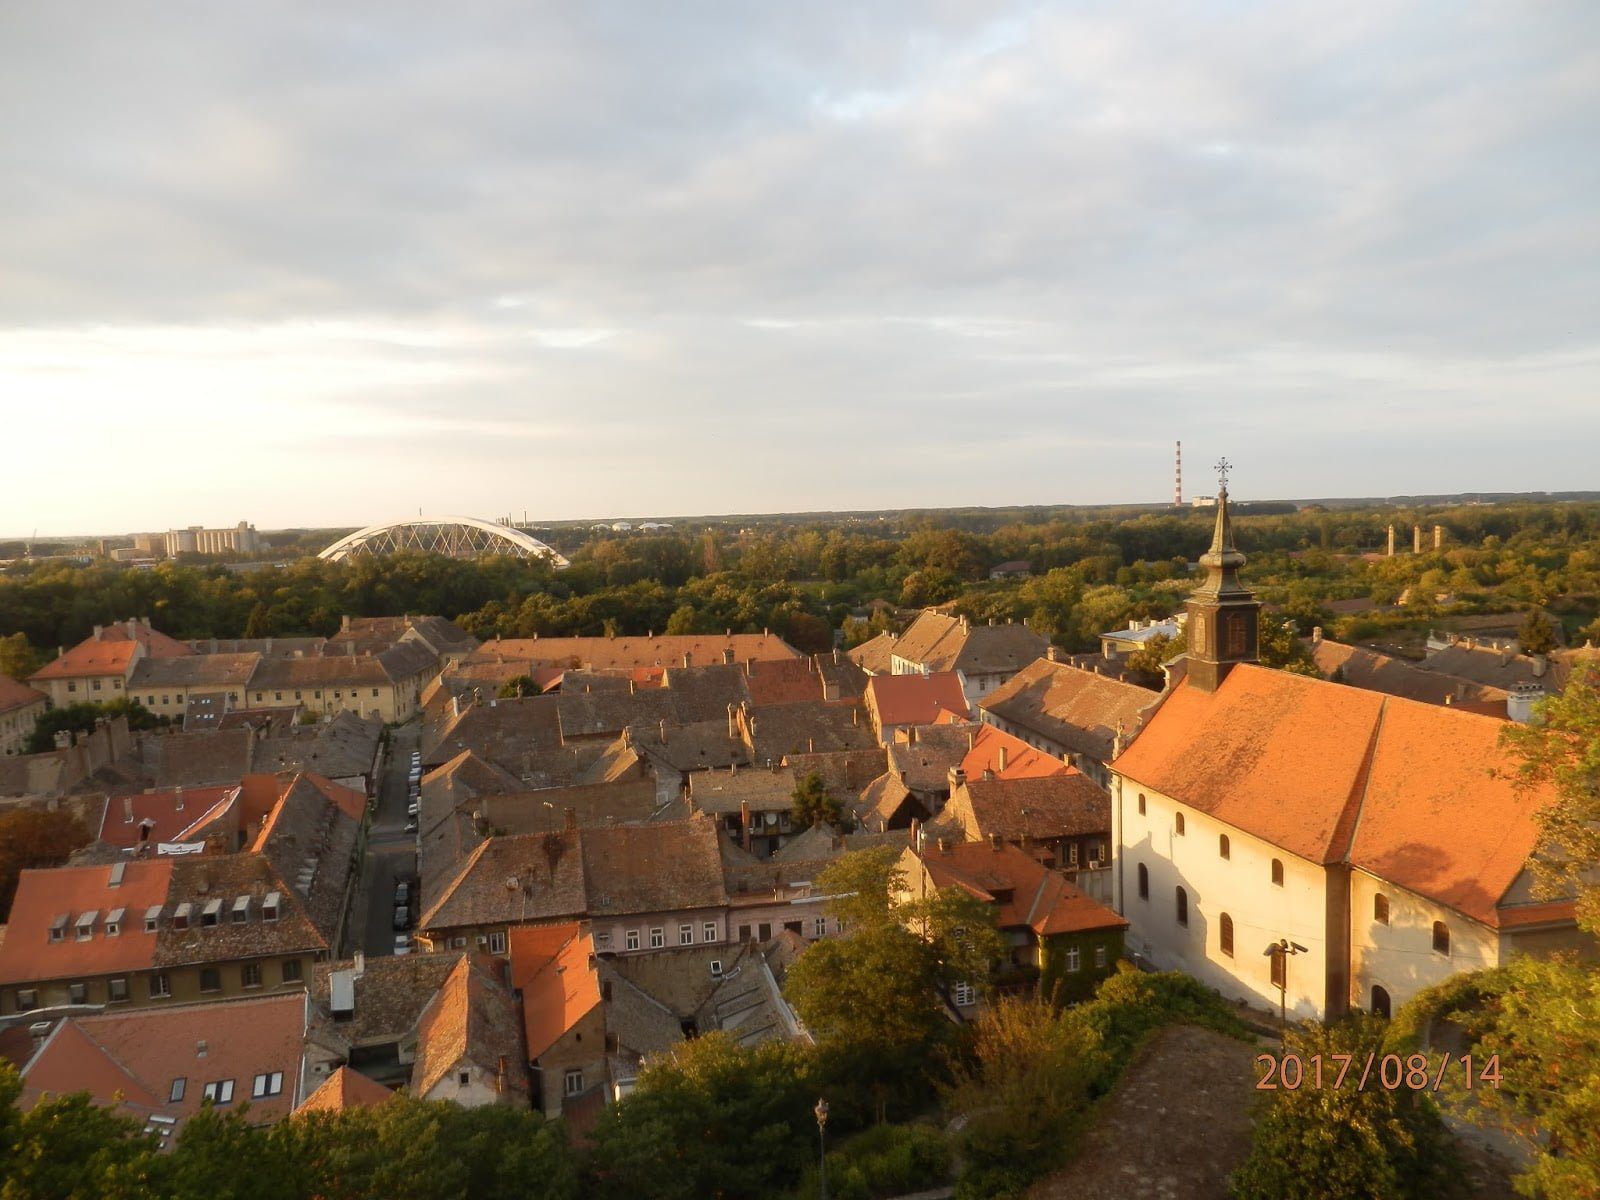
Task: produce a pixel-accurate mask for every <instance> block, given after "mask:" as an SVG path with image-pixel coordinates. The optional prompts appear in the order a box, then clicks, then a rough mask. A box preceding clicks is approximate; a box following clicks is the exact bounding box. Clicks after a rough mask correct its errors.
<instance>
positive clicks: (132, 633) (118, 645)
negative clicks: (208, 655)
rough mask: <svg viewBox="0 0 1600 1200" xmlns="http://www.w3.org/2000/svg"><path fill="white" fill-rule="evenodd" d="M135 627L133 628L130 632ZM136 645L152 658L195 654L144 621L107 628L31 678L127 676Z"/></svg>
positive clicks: (128, 622) (123, 623)
mask: <svg viewBox="0 0 1600 1200" xmlns="http://www.w3.org/2000/svg"><path fill="white" fill-rule="evenodd" d="M130 626H131V629H130ZM135 645H139V646H142V647H143V648H144V653H145V654H147V655H149V656H150V657H152V658H178V657H182V656H184V655H189V654H193V653H194V651H193V650H191V649H189V647H188V646H185V645H184V644H183V643H182V642H179V641H175V640H174V639H172V638H170V637H168V636H167V635H166V634H164V633H161V632H159V631H158V630H155V629H152V628H151V627H150V626H149V624H148V623H146V622H144V621H137V622H134V621H125V622H119V623H118V624H115V625H107V626H105V627H104V628H102V629H100V630H98V631H97V632H96V633H95V634H93V635H91V636H89V637H86V638H84V639H83V641H81V642H79V643H78V644H77V645H76V646H74V647H73V648H72V649H70V650H68V651H67V652H66V653H65V654H63V655H62V656H61V657H60V658H58V659H56V660H55V661H54V662H52V663H49V664H47V665H46V666H44V667H43V668H41V669H40V670H38V671H35V672H34V673H33V675H32V676H30V678H31V679H43V680H50V679H83V678H88V677H93V676H97V675H98V676H104V675H121V676H123V677H124V678H126V677H127V673H128V666H129V664H131V663H132V662H133V660H134V647H135Z"/></svg>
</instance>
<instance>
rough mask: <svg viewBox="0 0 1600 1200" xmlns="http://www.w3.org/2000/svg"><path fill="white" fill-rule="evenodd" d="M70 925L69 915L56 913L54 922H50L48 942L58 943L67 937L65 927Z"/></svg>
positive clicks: (70, 918) (70, 917)
mask: <svg viewBox="0 0 1600 1200" xmlns="http://www.w3.org/2000/svg"><path fill="white" fill-rule="evenodd" d="M71 923H72V914H71V913H57V914H56V916H55V920H53V921H51V922H50V940H51V941H52V942H59V941H60V940H61V939H62V938H64V937H66V936H67V926H68V925H70V924H71Z"/></svg>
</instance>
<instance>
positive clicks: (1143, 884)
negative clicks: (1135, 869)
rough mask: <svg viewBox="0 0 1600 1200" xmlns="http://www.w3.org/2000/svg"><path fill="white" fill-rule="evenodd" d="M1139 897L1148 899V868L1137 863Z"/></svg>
mask: <svg viewBox="0 0 1600 1200" xmlns="http://www.w3.org/2000/svg"><path fill="white" fill-rule="evenodd" d="M1139 899H1141V900H1148V899H1150V868H1149V867H1147V866H1145V865H1144V864H1143V863H1140V864H1139Z"/></svg>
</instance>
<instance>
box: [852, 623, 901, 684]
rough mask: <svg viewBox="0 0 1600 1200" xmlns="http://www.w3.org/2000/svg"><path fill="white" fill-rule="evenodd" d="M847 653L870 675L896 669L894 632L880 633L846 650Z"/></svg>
mask: <svg viewBox="0 0 1600 1200" xmlns="http://www.w3.org/2000/svg"><path fill="white" fill-rule="evenodd" d="M845 655H846V656H847V657H848V658H849V659H850V661H851V662H853V663H855V664H856V666H858V667H860V668H861V669H862V670H863V671H865V672H867V674H869V675H888V674H889V673H890V672H892V671H893V670H894V663H893V661H892V660H893V658H894V634H892V633H880V634H879V635H878V636H877V637H875V638H869V639H868V640H867V641H864V642H862V643H861V645H859V646H856V647H855V648H854V649H851V650H846V651H845Z"/></svg>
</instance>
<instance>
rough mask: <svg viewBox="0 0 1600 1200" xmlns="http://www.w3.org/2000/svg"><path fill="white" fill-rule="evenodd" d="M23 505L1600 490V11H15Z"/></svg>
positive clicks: (203, 508)
mask: <svg viewBox="0 0 1600 1200" xmlns="http://www.w3.org/2000/svg"><path fill="white" fill-rule="evenodd" d="M0 112H3V113H4V114H5V117H4V120H0V443H3V444H5V445H6V446H7V450H8V452H7V453H6V454H5V456H4V457H5V462H6V468H7V471H8V474H9V475H10V479H9V481H8V482H9V485H10V486H8V487H6V488H5V489H4V494H5V496H6V499H5V500H4V501H3V502H0V533H11V534H14V533H17V532H28V531H31V530H32V529H33V528H35V527H37V528H38V529H39V530H40V531H41V532H43V533H63V532H73V531H103V532H113V531H122V530H133V529H141V528H165V527H167V526H170V525H182V524H192V523H202V522H203V523H206V524H218V523H232V522H234V521H237V520H240V519H241V518H243V519H249V520H251V521H254V522H255V523H256V524H257V525H259V526H261V527H263V528H268V527H280V526H286V525H298V524H315V525H339V524H364V523H367V522H369V521H379V520H383V519H390V518H395V517H399V516H402V515H404V514H406V513H413V512H415V511H416V509H417V508H418V507H419V506H420V507H422V508H424V509H425V510H427V511H429V512H430V513H436V514H437V513H448V512H465V513H472V514H477V515H483V516H489V515H494V514H499V513H506V512H514V513H516V514H517V515H518V516H519V517H520V515H521V513H522V512H523V510H527V511H528V512H529V513H530V514H531V515H533V517H534V518H535V519H539V518H545V519H555V518H566V517H578V516H636V517H637V516H645V517H648V516H653V515H671V514H685V513H708V512H730V511H731V512H750V511H776V510H797V509H823V508H826V509H843V508H876V507H903V506H943V505H968V504H995V505H999V504H1020V503H1098V502H1111V501H1155V500H1160V499H1162V498H1164V497H1165V496H1168V495H1170V492H1171V473H1172V468H1171V457H1172V442H1173V440H1174V439H1175V438H1182V439H1183V441H1184V444H1185V449H1186V451H1187V457H1188V460H1189V465H1190V472H1189V485H1188V488H1187V490H1188V491H1191V492H1193V491H1209V490H1211V481H1210V480H1208V479H1206V478H1205V477H1204V476H1203V474H1202V470H1201V468H1202V466H1203V465H1204V464H1208V463H1210V462H1211V461H1213V460H1214V459H1215V458H1216V457H1218V456H1219V455H1222V454H1226V455H1227V456H1228V457H1229V458H1230V459H1232V460H1233V461H1234V463H1236V464H1237V470H1236V474H1235V492H1236V494H1239V495H1241V496H1245V495H1248V496H1301V497H1304V496H1329V495H1364V494H1395V493H1401V492H1422V491H1455V490H1472V489H1495V490H1521V489H1563V488H1593V487H1597V486H1600V469H1597V466H1596V452H1595V449H1596V446H1597V445H1600V272H1597V269H1596V268H1597V265H1600V151H1597V150H1596V147H1597V146H1600V5H1597V4H1595V3H1594V2H1593V0H1573V2H1571V3H1560V2H1559V0H1551V2H1548V3H1540V4H1529V3H1526V2H1525V0H1514V2H1506V3H1477V2H1470V0H1468V2H1462V0H1453V2H1450V3H1437V4H1422V3H1414V4H1403V5H1402V4H1393V3H1388V2H1384V3H1370V4H1369V3H1351V2H1339V3H1333V2H1329V3H1321V4H1297V3H1289V2H1282V3H1272V4H1244V3H1225V2H1221V0H1215V2H1211V3H1202V4H1197V3H1192V2H1185V3H1174V4H1171V5H1144V4H1136V3H1113V2H1107V3H1082V4H1068V3H1063V4H1058V5H1007V4H1003V3H996V2H993V0H988V2H984V3H973V4H970V5H969V4H960V3H937V2H935V3H928V2H926V0H924V2H919V3H905V4H896V3H874V4H870V5H863V4H861V3H859V2H857V0H842V2H840V3H826V2H818V3H806V4H766V5H733V4H721V5H706V4H695V3H678V4H659V3H646V2H643V0H641V2H639V3H634V4H616V3H608V2H606V0H590V2H587V3H583V4H561V5H537V4H527V3H508V4H505V5H487V4H476V3H470V2H467V3H452V4H449V5H443V4H431V3H430V4H398V3H384V4H371V5H357V4H344V3H336V4H330V3H327V2H326V0H317V2H314V3H305V4H294V3H286V2H279V3H272V4H258V5H237V4H216V3H209V2H208V3H203V4H183V3H173V2H167V0H164V2H162V3H159V4H157V3H148V4H139V3H126V2H121V0H118V2H111V0H107V2H104V3H73V2H62V3H48V4H22V3H18V4H8V5H4V6H3V7H0Z"/></svg>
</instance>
